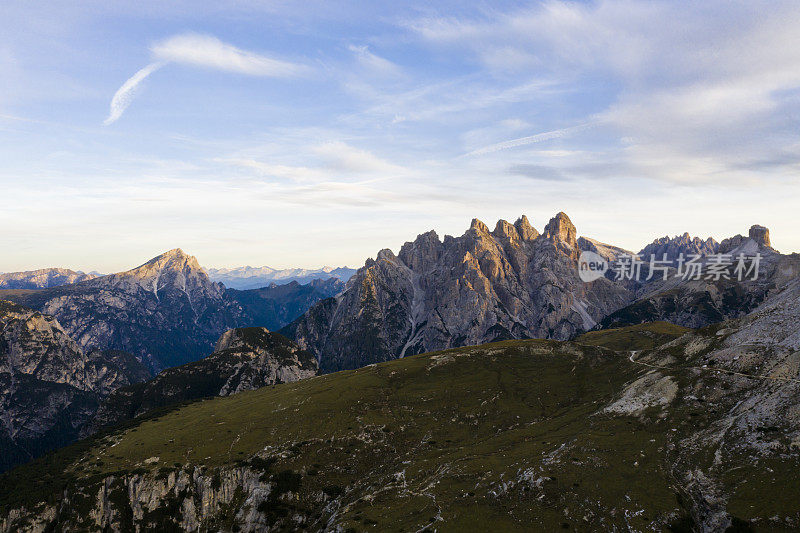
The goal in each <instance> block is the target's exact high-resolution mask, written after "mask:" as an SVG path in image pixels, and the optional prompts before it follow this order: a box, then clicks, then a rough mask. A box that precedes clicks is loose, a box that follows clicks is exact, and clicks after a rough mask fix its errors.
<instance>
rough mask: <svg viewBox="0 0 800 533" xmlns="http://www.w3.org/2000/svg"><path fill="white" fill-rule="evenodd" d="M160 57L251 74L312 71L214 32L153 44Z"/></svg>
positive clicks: (284, 74) (279, 75) (155, 54)
mask: <svg viewBox="0 0 800 533" xmlns="http://www.w3.org/2000/svg"><path fill="white" fill-rule="evenodd" d="M150 51H151V52H152V53H153V57H154V58H155V59H158V60H160V61H164V62H171V63H181V64H184V65H192V66H196V67H203V68H211V69H215V70H222V71H227V72H236V73H239V74H247V75H250V76H267V77H272V78H289V77H292V76H298V75H301V74H303V73H305V72H307V71H308V67H306V66H304V65H300V64H297V63H290V62H288V61H282V60H280V59H274V58H271V57H267V56H265V55H262V54H257V53H254V52H249V51H247V50H242V49H240V48H237V47H235V46H233V45H230V44H228V43H224V42H222V41H220V40H219V39H217V38H216V37H213V36H211V35H200V34H196V33H185V34H182V35H176V36H174V37H170V38H169V39H166V40H164V41H161V42H158V43H156V44H154V45H153V46H151V47H150Z"/></svg>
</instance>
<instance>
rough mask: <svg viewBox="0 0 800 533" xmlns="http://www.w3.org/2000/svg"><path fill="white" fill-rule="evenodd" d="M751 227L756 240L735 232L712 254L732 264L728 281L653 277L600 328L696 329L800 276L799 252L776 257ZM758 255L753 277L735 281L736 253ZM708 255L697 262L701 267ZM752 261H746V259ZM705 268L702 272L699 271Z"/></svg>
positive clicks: (762, 233)
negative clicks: (659, 325) (664, 324)
mask: <svg viewBox="0 0 800 533" xmlns="http://www.w3.org/2000/svg"><path fill="white" fill-rule="evenodd" d="M754 227H755V228H757V229H756V230H754V231H753V230H751V231H752V233H753V235H754V236H755V237H756V239H758V240H756V239H752V238H749V237H743V236H741V235H737V236H735V237H732V238H729V239H725V240H723V241H722V242H721V243H720V245H719V248H718V253H720V254H726V255H729V256H731V259H732V261H733V264H732V265H731V267H730V269H729V279H726V278H724V277H722V278H720V279H719V280H714V279H706V277H702V278H701V279H686V280H684V279H682V277H680V276H675V275H673V276H670V277H669V279H667V280H661V279H655V280H653V281H651V282H650V283H647V284H644V285H642V286H641V287H640V288H639V289H638V290H637V294H636V301H634V302H633V303H631V304H630V305H629V306H626V307H623V308H621V309H619V310H617V311H615V312H613V313H612V314H610V315H609V316H607V317H606V318H604V319H603V320H602V321H601V324H600V326H601V327H603V328H609V327H620V326H626V325H633V324H640V323H643V322H653V321H657V320H666V321H668V322H672V323H673V324H678V325H681V326H686V327H692V328H698V327H703V326H707V325H709V324H714V323H716V322H721V321H723V320H727V319H731V318H737V317H741V316H743V315H745V314H747V313H749V312H750V311H752V310H753V309H755V308H756V307H758V306H759V305H760V304H761V303H762V302H764V301H765V300H766V299H768V298H769V297H770V295H771V294H773V293H774V292H776V290H781V289H782V288H783V287H785V286H786V285H787V284H788V283H790V282H791V281H793V280H794V278H795V277H796V276H797V275H799V274H800V255H797V254H791V255H782V254H780V253H778V252H776V251H775V250H773V249H772V248H771V247H770V246H769V245H767V244H765V243H767V242H769V237H768V235H769V231H768V230H766V228H762V229H758V228H760V226H754ZM740 254H742V255H744V256H745V257H753V256H755V255H756V254H759V256H760V260H759V263H758V269H757V270H758V276H757V279H753V277H754V274H752V273H751V274H750V275H747V276H744V275H743V276H742V278H743V279H742V280H741V281H740V280H739V279H738V276H737V275H736V274H735V268H736V262H737V259H736V258H737V257H738V256H739V255H740ZM713 259H714V257H713V256H712V257H709V258H705V259H702V260H701V264H702V265H703V267H704V268H706V267H707V265H708V262H709V261H711V260H713ZM751 264H752V263H751ZM704 272H706V271H704Z"/></svg>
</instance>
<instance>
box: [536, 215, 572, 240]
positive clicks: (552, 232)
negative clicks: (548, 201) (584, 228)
mask: <svg viewBox="0 0 800 533" xmlns="http://www.w3.org/2000/svg"><path fill="white" fill-rule="evenodd" d="M543 235H544V236H545V238H547V239H550V240H551V241H552V242H556V243H564V244H566V245H567V246H571V247H573V248H574V247H575V246H576V244H577V230H576V229H575V226H574V225H573V224H572V221H571V220H570V219H569V217H568V216H567V215H566V214H565V213H564V212H561V213H558V214H557V215H556V216H555V217H553V218H552V219H551V220H550V222H549V223H548V224H547V226H545V228H544V233H543Z"/></svg>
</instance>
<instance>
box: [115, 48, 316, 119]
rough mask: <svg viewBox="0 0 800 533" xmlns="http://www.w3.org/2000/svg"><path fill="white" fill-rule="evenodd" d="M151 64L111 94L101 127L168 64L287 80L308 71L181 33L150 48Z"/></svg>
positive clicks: (295, 65)
mask: <svg viewBox="0 0 800 533" xmlns="http://www.w3.org/2000/svg"><path fill="white" fill-rule="evenodd" d="M150 52H151V55H152V57H153V59H154V62H152V63H150V64H149V65H147V66H146V67H144V68H142V69H140V70H138V71H137V72H136V74H134V75H133V76H131V77H130V78H128V79H127V80H126V81H125V83H123V84H122V86H121V87H120V88H119V89H118V90H117V92H116V93H114V96H113V98H112V99H111V104H110V106H109V112H108V117H106V119H105V121H104V122H103V124H105V125H106V126H108V125H109V124H112V123H114V122H116V121H117V120H118V119H119V118H120V117H121V116H122V114H123V113H124V112H125V110H126V109H127V108H128V106H129V105H130V104H131V102H132V101H133V98H134V97H135V96H136V93H137V92H138V90H139V87H140V85H141V83H142V82H143V81H144V80H145V79H146V78H147V77H148V76H150V75H151V74H153V73H154V72H156V71H157V70H159V69H160V68H162V67H164V66H165V65H167V64H169V63H177V64H182V65H189V66H193V67H200V68H208V69H214V70H221V71H225V72H233V73H237V74H244V75H248V76H263V77H271V78H290V77H295V76H300V75H303V74H305V73H306V72H308V67H306V66H305V65H302V64H299V63H292V62H289V61H283V60H280V59H274V58H271V57H267V56H265V55H262V54H257V53H255V52H250V51H247V50H242V49H240V48H237V47H235V46H233V45H231V44H228V43H225V42H223V41H221V40H219V39H217V38H216V37H213V36H211V35H201V34H197V33H184V34H180V35H175V36H173V37H170V38H168V39H165V40H163V41H159V42H157V43H155V44H153V45H152V46H151V47H150Z"/></svg>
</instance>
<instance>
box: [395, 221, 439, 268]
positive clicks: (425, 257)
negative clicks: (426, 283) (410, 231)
mask: <svg viewBox="0 0 800 533" xmlns="http://www.w3.org/2000/svg"><path fill="white" fill-rule="evenodd" d="M441 252H442V241H440V240H439V235H437V234H436V232H435V231H433V230H431V231H428V232H425V233H422V234H420V235H417V238H416V239H415V240H414V241H413V242H407V243H405V244H404V245H403V246H402V247H401V248H400V253H399V254H398V257H399V258H400V260H401V261H402V262H403V263H405V264H406V265H407V266H408V267H409V268H410V269H411V270H414V271H422V270H426V269H428V268H430V266H431V265H432V264H434V263H435V262H436V261H438V260H439V256H440V255H441Z"/></svg>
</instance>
